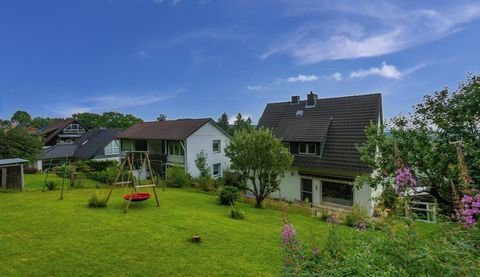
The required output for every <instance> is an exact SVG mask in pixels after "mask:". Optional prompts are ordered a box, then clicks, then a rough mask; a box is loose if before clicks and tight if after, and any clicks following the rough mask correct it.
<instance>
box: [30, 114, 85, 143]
mask: <svg viewBox="0 0 480 277" xmlns="http://www.w3.org/2000/svg"><path fill="white" fill-rule="evenodd" d="M72 123H76V124H79V123H78V121H77V120H76V119H73V118H66V119H57V120H55V121H54V122H53V123H52V124H49V125H46V126H43V127H42V128H40V129H38V130H37V134H38V135H43V136H46V138H45V140H44V143H47V142H49V141H51V140H52V139H54V138H55V137H56V136H57V135H58V134H59V133H61V132H62V130H63V129H65V128H66V127H67V126H68V125H70V124H72ZM82 127H83V126H82Z"/></svg>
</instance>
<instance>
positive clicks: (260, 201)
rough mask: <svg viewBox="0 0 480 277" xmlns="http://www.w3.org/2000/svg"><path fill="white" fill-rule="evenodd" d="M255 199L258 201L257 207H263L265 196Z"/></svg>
mask: <svg viewBox="0 0 480 277" xmlns="http://www.w3.org/2000/svg"><path fill="white" fill-rule="evenodd" d="M255 201H256V202H257V203H256V204H255V208H259V209H261V208H262V202H263V197H256V198H255Z"/></svg>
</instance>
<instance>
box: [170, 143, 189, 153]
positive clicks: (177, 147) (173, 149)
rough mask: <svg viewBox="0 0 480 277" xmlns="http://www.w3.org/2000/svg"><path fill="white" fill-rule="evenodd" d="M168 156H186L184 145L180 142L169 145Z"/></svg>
mask: <svg viewBox="0 0 480 277" xmlns="http://www.w3.org/2000/svg"><path fill="white" fill-rule="evenodd" d="M168 155H172V156H184V155H185V152H184V150H183V147H182V145H181V144H180V143H179V142H169V143H168Z"/></svg>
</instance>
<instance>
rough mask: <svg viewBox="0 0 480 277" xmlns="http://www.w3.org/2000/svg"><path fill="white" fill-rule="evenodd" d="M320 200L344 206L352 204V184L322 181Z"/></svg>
mask: <svg viewBox="0 0 480 277" xmlns="http://www.w3.org/2000/svg"><path fill="white" fill-rule="evenodd" d="M322 201H323V202H329V203H333V204H339V205H344V206H352V205H353V186H352V185H349V184H342V183H334V182H327V181H322Z"/></svg>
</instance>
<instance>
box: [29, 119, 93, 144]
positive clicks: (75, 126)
mask: <svg viewBox="0 0 480 277" xmlns="http://www.w3.org/2000/svg"><path fill="white" fill-rule="evenodd" d="M86 132H87V128H85V127H84V126H82V125H81V124H80V123H79V122H78V121H77V120H75V119H73V118H67V119H58V120H55V121H54V122H53V123H52V124H49V125H46V126H44V127H42V128H39V129H38V130H37V131H36V134H37V135H40V136H42V137H43V144H44V145H45V147H50V146H54V145H56V144H60V143H70V142H73V141H75V140H76V139H78V138H79V137H81V136H82V135H83V134H85V133H86Z"/></svg>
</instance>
